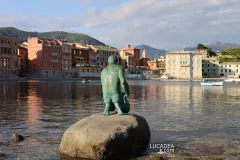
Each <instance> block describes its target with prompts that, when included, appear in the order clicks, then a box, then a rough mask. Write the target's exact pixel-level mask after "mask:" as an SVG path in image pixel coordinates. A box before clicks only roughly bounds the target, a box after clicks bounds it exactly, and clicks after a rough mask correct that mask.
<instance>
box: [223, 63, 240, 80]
mask: <svg viewBox="0 0 240 160" xmlns="http://www.w3.org/2000/svg"><path fill="white" fill-rule="evenodd" d="M219 76H222V77H239V76H240V62H223V63H220V64H219Z"/></svg>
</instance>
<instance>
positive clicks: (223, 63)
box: [220, 62, 240, 65]
mask: <svg viewBox="0 0 240 160" xmlns="http://www.w3.org/2000/svg"><path fill="white" fill-rule="evenodd" d="M225 64H226V65H227V64H240V62H222V63H220V65H225Z"/></svg>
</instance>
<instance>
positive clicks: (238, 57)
mask: <svg viewBox="0 0 240 160" xmlns="http://www.w3.org/2000/svg"><path fill="white" fill-rule="evenodd" d="M220 53H222V55H223V57H221V58H220V62H240V48H230V49H225V50H222V51H220ZM226 55H227V56H232V58H229V57H228V58H226V57H224V56H226Z"/></svg>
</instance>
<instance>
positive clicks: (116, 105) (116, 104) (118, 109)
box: [114, 103, 123, 115]
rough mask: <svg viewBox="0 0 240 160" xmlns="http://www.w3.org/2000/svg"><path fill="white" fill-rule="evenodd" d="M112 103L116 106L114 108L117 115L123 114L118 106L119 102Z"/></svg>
mask: <svg viewBox="0 0 240 160" xmlns="http://www.w3.org/2000/svg"><path fill="white" fill-rule="evenodd" d="M114 105H115V107H116V109H117V111H118V115H123V112H122V110H121V108H120V106H119V103H114Z"/></svg>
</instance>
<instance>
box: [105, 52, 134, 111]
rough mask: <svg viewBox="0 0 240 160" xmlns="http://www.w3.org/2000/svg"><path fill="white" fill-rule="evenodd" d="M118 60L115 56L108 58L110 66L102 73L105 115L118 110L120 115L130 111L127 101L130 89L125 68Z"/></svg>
mask: <svg viewBox="0 0 240 160" xmlns="http://www.w3.org/2000/svg"><path fill="white" fill-rule="evenodd" d="M117 63H118V58H117V57H116V56H114V55H112V56H109V57H108V65H107V67H105V68H104V69H103V70H102V72H101V82H102V91H103V100H104V103H105V105H106V106H105V109H104V115H105V116H108V115H109V111H114V110H115V109H117V112H118V115H123V114H124V113H128V112H129V111H130V105H129V103H128V101H127V97H129V94H130V93H129V87H128V83H127V81H126V78H125V73H124V68H123V67H122V66H121V65H118V64H117Z"/></svg>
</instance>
